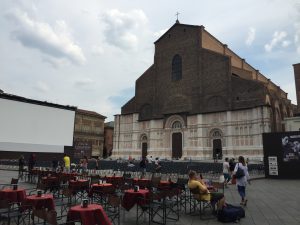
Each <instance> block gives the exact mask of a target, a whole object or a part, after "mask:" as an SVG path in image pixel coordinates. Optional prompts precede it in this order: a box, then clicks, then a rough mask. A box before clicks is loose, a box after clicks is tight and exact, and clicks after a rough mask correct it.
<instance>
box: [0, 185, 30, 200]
mask: <svg viewBox="0 0 300 225" xmlns="http://www.w3.org/2000/svg"><path fill="white" fill-rule="evenodd" d="M25 198H26V192H25V189H23V188H18V189H17V190H13V189H12V188H6V189H3V190H1V191H0V199H5V200H7V201H9V202H14V203H19V202H22V201H23V200H24V199H25Z"/></svg>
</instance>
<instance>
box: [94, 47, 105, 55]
mask: <svg viewBox="0 0 300 225" xmlns="http://www.w3.org/2000/svg"><path fill="white" fill-rule="evenodd" d="M91 52H92V53H93V54H94V55H102V54H103V53H104V49H103V48H102V47H101V46H97V45H94V46H93V47H92V50H91Z"/></svg>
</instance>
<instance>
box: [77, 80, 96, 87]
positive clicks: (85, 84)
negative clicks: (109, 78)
mask: <svg viewBox="0 0 300 225" xmlns="http://www.w3.org/2000/svg"><path fill="white" fill-rule="evenodd" d="M93 83H94V81H93V80H92V79H90V78H83V79H80V80H76V81H75V83H74V85H75V86H76V87H79V88H86V87H89V86H90V85H91V84H93Z"/></svg>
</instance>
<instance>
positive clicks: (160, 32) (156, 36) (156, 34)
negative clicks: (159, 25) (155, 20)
mask: <svg viewBox="0 0 300 225" xmlns="http://www.w3.org/2000/svg"><path fill="white" fill-rule="evenodd" d="M168 29H169V28H167V29H163V30H160V31H157V32H155V33H154V37H155V38H160V37H161V36H162V35H163V34H164V33H166V32H167V30H168Z"/></svg>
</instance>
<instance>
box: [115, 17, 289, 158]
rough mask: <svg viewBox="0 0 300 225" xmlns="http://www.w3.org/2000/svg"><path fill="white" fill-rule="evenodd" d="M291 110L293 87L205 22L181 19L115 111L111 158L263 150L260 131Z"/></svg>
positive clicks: (256, 153) (274, 127)
mask: <svg viewBox="0 0 300 225" xmlns="http://www.w3.org/2000/svg"><path fill="white" fill-rule="evenodd" d="M291 116H293V107H292V104H291V101H290V100H289V99H288V97H287V93H285V92H284V91H283V90H281V89H280V87H279V86H277V85H276V84H274V83H273V82H272V81H271V80H270V79H268V78H267V77H265V76H264V75H263V74H261V73H260V72H259V70H257V69H255V68H253V67H252V66H251V65H249V64H248V63H247V62H246V60H245V59H243V58H241V57H239V56H238V55H237V54H236V53H234V52H233V51H232V50H230V48H228V46H227V45H225V44H223V43H222V42H220V41H219V40H218V39H216V38H215V37H214V36H213V35H211V34H210V33H209V32H207V31H206V30H205V28H204V27H203V26H194V25H185V24H180V23H179V22H178V21H177V22H176V23H175V24H174V25H173V26H172V27H171V28H170V29H169V30H168V31H166V32H165V34H163V35H162V36H161V37H160V38H159V39H158V40H157V41H156V42H155V54H154V63H153V64H152V65H151V66H150V67H149V68H148V69H147V70H146V71H145V72H144V73H143V74H142V75H141V76H140V77H139V78H138V79H137V80H136V85H135V96H134V97H133V98H132V99H130V100H129V101H128V102H127V103H126V104H125V105H124V106H123V107H122V110H121V114H120V115H116V116H115V123H114V125H115V126H114V144H113V157H115V158H119V157H122V158H128V157H129V156H131V157H132V158H136V159H139V158H141V157H143V156H146V155H151V156H153V157H160V158H167V159H172V158H176V159H204V160H205V159H207V160H208V159H213V158H217V157H219V158H221V157H237V156H239V155H243V156H245V157H247V158H249V159H257V160H261V159H262V157H263V145H262V133H265V132H273V131H282V129H283V127H282V120H283V119H284V118H286V117H291Z"/></svg>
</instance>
